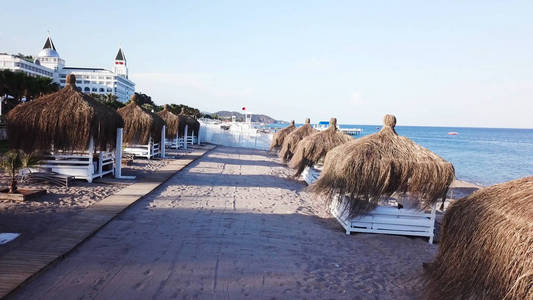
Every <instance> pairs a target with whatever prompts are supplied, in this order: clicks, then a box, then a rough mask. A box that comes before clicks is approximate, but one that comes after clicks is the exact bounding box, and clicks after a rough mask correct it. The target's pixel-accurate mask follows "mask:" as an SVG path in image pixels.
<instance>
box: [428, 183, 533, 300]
mask: <svg viewBox="0 0 533 300" xmlns="http://www.w3.org/2000/svg"><path fill="white" fill-rule="evenodd" d="M426 271H427V272H426V275H427V279H428V281H427V283H428V285H427V296H428V299H533V177H526V178H522V179H517V180H513V181H509V182H506V183H502V184H497V185H493V186H491V187H487V188H484V189H481V190H478V191H476V192H474V193H473V194H471V195H470V196H468V197H465V198H462V199H459V200H457V201H455V202H454V203H452V205H451V206H450V207H448V209H447V210H446V213H445V214H444V218H443V221H442V230H441V239H440V245H439V253H438V255H437V257H436V259H435V261H434V262H433V263H431V264H428V265H427V266H426Z"/></svg>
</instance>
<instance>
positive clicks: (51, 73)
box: [0, 37, 135, 102]
mask: <svg viewBox="0 0 533 300" xmlns="http://www.w3.org/2000/svg"><path fill="white" fill-rule="evenodd" d="M0 69H9V70H12V71H22V72H24V73H26V74H28V75H30V76H44V77H48V78H52V80H53V82H55V83H58V84H59V85H60V86H61V87H63V86H65V81H66V77H67V75H68V74H74V75H76V86H77V87H78V89H79V90H80V91H82V92H84V93H95V94H113V95H115V96H117V98H118V100H119V101H122V102H126V101H128V99H129V98H130V96H131V95H133V93H135V83H133V82H132V81H131V80H129V79H128V66H127V62H126V56H125V55H124V52H123V51H122V49H118V53H117V55H116V56H115V63H114V65H113V71H110V70H107V69H103V68H84V67H66V66H65V60H64V59H62V58H61V57H60V56H59V53H58V52H57V50H56V47H55V45H54V43H53V42H52V39H51V38H50V37H47V38H46V42H45V43H44V46H43V49H42V50H41V51H40V52H39V54H38V55H37V58H36V59H35V60H34V61H33V62H31V61H28V60H26V59H24V58H21V57H18V56H15V55H10V54H0Z"/></svg>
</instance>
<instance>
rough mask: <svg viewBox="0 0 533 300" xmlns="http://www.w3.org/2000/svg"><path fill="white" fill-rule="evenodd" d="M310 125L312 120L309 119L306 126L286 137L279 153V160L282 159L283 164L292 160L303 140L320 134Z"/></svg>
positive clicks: (306, 120)
mask: <svg viewBox="0 0 533 300" xmlns="http://www.w3.org/2000/svg"><path fill="white" fill-rule="evenodd" d="M310 123H311V120H310V119H309V118H307V119H305V124H304V125H303V126H301V127H299V128H297V129H296V130H293V131H292V132H291V133H289V134H288V135H287V136H286V137H285V139H284V140H283V145H282V147H281V151H280V152H279V158H281V159H282V160H283V162H288V161H289V160H291V158H292V155H293V154H294V151H296V145H298V143H299V142H300V141H301V140H302V139H303V138H305V137H306V136H309V135H311V134H313V133H317V132H318V130H316V129H314V128H313V127H311V124H310Z"/></svg>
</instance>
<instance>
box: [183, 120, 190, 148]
mask: <svg viewBox="0 0 533 300" xmlns="http://www.w3.org/2000/svg"><path fill="white" fill-rule="evenodd" d="M188 131H189V125H185V133H184V134H183V137H184V138H183V141H184V143H183V149H185V150H187V142H188V138H187V132H188Z"/></svg>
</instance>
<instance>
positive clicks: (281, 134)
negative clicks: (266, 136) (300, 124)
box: [270, 120, 296, 152]
mask: <svg viewBox="0 0 533 300" xmlns="http://www.w3.org/2000/svg"><path fill="white" fill-rule="evenodd" d="M295 129H296V126H294V120H292V121H291V124H289V126H287V127H285V128H283V129H281V130H280V131H278V132H276V133H274V136H273V137H272V143H271V144H270V151H271V152H272V151H274V149H276V148H279V147H281V146H282V145H283V140H284V139H285V137H286V136H287V135H288V134H289V133H291V132H292V131H293V130H295Z"/></svg>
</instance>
